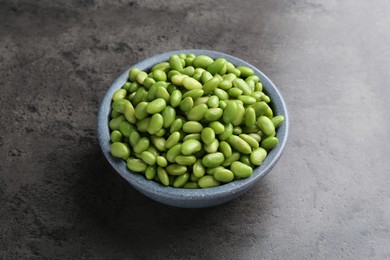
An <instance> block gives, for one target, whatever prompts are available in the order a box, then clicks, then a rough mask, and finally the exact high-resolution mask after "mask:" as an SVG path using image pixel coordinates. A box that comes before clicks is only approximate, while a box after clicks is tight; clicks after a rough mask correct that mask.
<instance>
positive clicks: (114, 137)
mask: <svg viewBox="0 0 390 260" xmlns="http://www.w3.org/2000/svg"><path fill="white" fill-rule="evenodd" d="M110 140H111V142H113V143H115V142H120V141H122V134H121V132H119V131H118V130H114V131H112V132H111V135H110Z"/></svg>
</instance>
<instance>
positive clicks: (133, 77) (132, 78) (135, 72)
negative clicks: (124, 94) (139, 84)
mask: <svg viewBox="0 0 390 260" xmlns="http://www.w3.org/2000/svg"><path fill="white" fill-rule="evenodd" d="M140 72H141V71H140V70H139V69H137V68H132V69H131V70H130V71H129V80H130V81H133V82H134V81H136V79H137V75H138V73H140Z"/></svg>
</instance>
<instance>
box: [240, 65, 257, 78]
mask: <svg viewBox="0 0 390 260" xmlns="http://www.w3.org/2000/svg"><path fill="white" fill-rule="evenodd" d="M237 69H238V70H239V71H240V72H241V74H240V76H241V77H242V78H247V77H249V76H252V75H253V74H254V71H253V70H252V69H251V68H249V67H246V66H238V67H237Z"/></svg>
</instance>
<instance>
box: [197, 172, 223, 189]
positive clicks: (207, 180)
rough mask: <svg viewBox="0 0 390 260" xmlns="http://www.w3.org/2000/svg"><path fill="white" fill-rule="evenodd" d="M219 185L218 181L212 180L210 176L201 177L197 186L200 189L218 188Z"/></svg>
mask: <svg viewBox="0 0 390 260" xmlns="http://www.w3.org/2000/svg"><path fill="white" fill-rule="evenodd" d="M220 184H221V183H220V182H219V181H217V180H216V179H214V177H213V176H210V175H205V176H203V177H201V178H200V179H199V180H198V185H199V187H201V188H202V189H205V188H212V187H217V186H219V185H220Z"/></svg>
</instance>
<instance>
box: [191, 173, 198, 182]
mask: <svg viewBox="0 0 390 260" xmlns="http://www.w3.org/2000/svg"><path fill="white" fill-rule="evenodd" d="M198 180H199V177H196V176H195V175H194V174H193V173H191V174H190V181H194V182H195V181H198Z"/></svg>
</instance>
